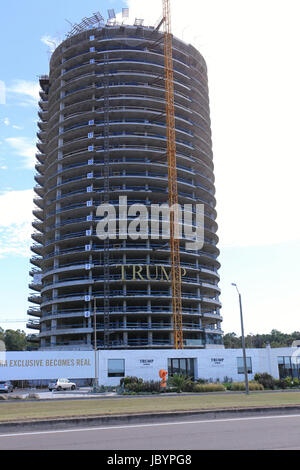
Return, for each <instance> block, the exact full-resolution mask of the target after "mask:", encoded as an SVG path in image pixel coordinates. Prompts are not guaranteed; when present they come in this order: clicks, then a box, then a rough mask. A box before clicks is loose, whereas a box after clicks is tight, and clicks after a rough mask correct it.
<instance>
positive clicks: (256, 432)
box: [0, 415, 300, 450]
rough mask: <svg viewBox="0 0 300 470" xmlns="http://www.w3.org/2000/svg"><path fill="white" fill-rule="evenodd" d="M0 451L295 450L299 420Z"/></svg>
mask: <svg viewBox="0 0 300 470" xmlns="http://www.w3.org/2000/svg"><path fill="white" fill-rule="evenodd" d="M0 449H1V450H36V449H39V450H46V449H49V450H61V449H62V450H94V449H104V450H192V449H197V450H202V449H206V450H215V449H228V450H238V449H243V450H246V449H247V450H258V449H267V450H270V449H276V450H285V449H289V450H290V449H300V415H281V416H253V417H239V418H237V417H236V418H226V419H211V420H194V421H177V422H172V423H167V422H159V421H158V422H157V423H154V424H135V425H120V426H101V427H95V428H79V427H78V428H75V429H74V428H73V429H65V430H57V431H55V430H51V431H38V432H23V433H22V432H20V431H19V432H16V433H10V434H9V433H7V434H5V433H3V432H2V433H1V434H0Z"/></svg>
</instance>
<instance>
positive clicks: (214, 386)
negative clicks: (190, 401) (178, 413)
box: [194, 383, 226, 393]
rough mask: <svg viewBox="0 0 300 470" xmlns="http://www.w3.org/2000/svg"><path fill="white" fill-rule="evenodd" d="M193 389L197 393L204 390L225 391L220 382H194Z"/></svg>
mask: <svg viewBox="0 0 300 470" xmlns="http://www.w3.org/2000/svg"><path fill="white" fill-rule="evenodd" d="M194 391H195V392H197V393H201V392H202V393H205V392H225V391H226V388H225V387H224V385H222V384H220V383H216V384H213V383H206V384H196V385H195V387H194Z"/></svg>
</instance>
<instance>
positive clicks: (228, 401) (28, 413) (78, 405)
mask: <svg viewBox="0 0 300 470" xmlns="http://www.w3.org/2000/svg"><path fill="white" fill-rule="evenodd" d="M280 405H300V392H299V393H298V392H292V393H288V392H286V393H282V394H281V393H274V394H271V393H270V394H250V395H249V396H246V395H227V396H226V395H224V394H222V395H213V396H208V395H205V396H203V395H202V396H201V395H200V394H199V396H187V395H182V396H175V397H164V398H163V399H160V397H156V396H153V397H145V398H114V399H105V400H101V399H88V400H71V399H70V400H64V401H56V400H55V401H54V400H53V401H44V402H39V401H36V402H9V401H6V402H2V403H1V404H0V422H1V421H18V420H28V419H38V418H64V417H71V416H72V417H76V416H92V415H113V414H127V413H142V412H145V413H149V412H164V411H188V410H197V411H198V410H207V409H217V408H228V409H230V408H239V407H256V406H280Z"/></svg>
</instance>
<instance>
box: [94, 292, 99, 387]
mask: <svg viewBox="0 0 300 470" xmlns="http://www.w3.org/2000/svg"><path fill="white" fill-rule="evenodd" d="M94 355H95V380H94V386H93V391H94V392H96V391H97V389H98V364H97V304H96V297H95V298H94Z"/></svg>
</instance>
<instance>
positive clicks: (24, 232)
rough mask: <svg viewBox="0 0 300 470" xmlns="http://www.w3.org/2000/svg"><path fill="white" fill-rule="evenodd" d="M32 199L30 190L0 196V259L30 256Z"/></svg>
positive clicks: (9, 192) (32, 194)
mask: <svg viewBox="0 0 300 470" xmlns="http://www.w3.org/2000/svg"><path fill="white" fill-rule="evenodd" d="M33 197H34V193H33V191H32V190H24V191H7V192H4V193H2V194H0V257H2V258H3V257H5V256H8V255H18V256H25V257H28V256H30V251H29V247H30V240H31V239H30V235H31V232H32V228H31V222H32V219H33V216H32V209H33Z"/></svg>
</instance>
